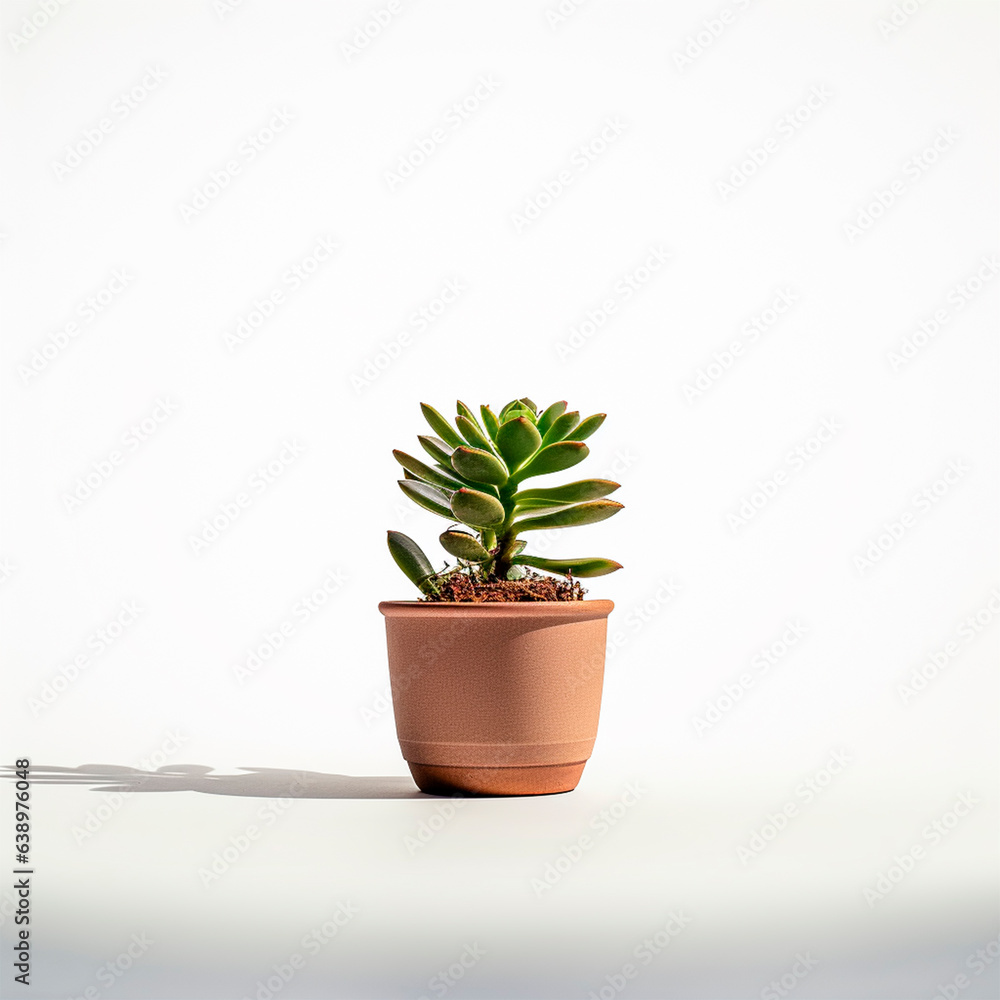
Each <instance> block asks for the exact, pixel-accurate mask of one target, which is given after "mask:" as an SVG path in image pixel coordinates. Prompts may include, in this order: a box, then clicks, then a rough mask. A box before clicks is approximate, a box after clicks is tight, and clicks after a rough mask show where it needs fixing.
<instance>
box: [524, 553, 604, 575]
mask: <svg viewBox="0 0 1000 1000" xmlns="http://www.w3.org/2000/svg"><path fill="white" fill-rule="evenodd" d="M514 562H515V563H516V564H517V565H518V566H531V567H532V568H533V569H543V570H545V571H547V572H549V573H560V574H562V575H563V576H565V575H567V574H568V573H572V574H573V576H604V575H605V574H606V573H614V571H615V570H616V569H621V568H622V564H621V563H619V562H615V561H614V559H540V558H539V557H538V556H520V555H519V556H515V557H514Z"/></svg>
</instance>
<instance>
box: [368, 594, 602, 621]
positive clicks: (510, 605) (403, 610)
mask: <svg viewBox="0 0 1000 1000" xmlns="http://www.w3.org/2000/svg"><path fill="white" fill-rule="evenodd" d="M614 606H615V602H614V601H610V600H607V599H602V598H598V599H595V600H590V601H588V600H583V601H379V605H378V609H379V611H381V612H382V614H383V615H385V616H386V617H387V618H398V617H420V616H424V615H427V616H430V617H433V616H435V615H440V614H443V613H452V612H453V611H459V612H462V613H465V614H468V615H476V616H481V617H496V618H505V617H506V618H521V617H524V618H533V617H538V616H544V615H547V616H549V617H551V616H553V615H555V616H558V617H566V618H575V617H588V618H594V617H604V618H606V617H607V616H608V615H609V614H611V612H612V611H613V610H614Z"/></svg>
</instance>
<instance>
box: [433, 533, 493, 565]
mask: <svg viewBox="0 0 1000 1000" xmlns="http://www.w3.org/2000/svg"><path fill="white" fill-rule="evenodd" d="M440 541H441V548H443V549H444V550H445V552H447V553H448V555H451V556H455V558H456V559H464V560H465V561H466V562H484V561H485V560H486V559H489V557H490V554H489V552H487V551H486V549H484V548H483V546H482V545H481V544H480V542H479V539H478V538H476V536H475V535H470V534H469V533H468V532H467V531H454V530H449V531H442V532H441V537H440Z"/></svg>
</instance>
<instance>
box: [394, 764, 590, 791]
mask: <svg viewBox="0 0 1000 1000" xmlns="http://www.w3.org/2000/svg"><path fill="white" fill-rule="evenodd" d="M406 763H407V766H408V767H409V768H410V774H412V775H413V780H414V781H415V782H416V783H417V788H419V789H420V791H422V792H426V793H427V794H428V795H554V794H556V793H558V792H571V791H573V789H574V788H576V786H577V784H578V783H579V781H580V776H581V775H582V774H583V768H584V765H585V764H586V763H587V762H586V761H585V760H581V761H578V762H577V763H575V764H542V765H539V766H535V767H450V766H446V765H443V764H414V763H411V762H410V761H407V762H406Z"/></svg>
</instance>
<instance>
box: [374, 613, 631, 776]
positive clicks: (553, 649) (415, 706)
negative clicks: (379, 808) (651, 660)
mask: <svg viewBox="0 0 1000 1000" xmlns="http://www.w3.org/2000/svg"><path fill="white" fill-rule="evenodd" d="M612 608H614V604H613V602H611V601H552V602H549V601H538V602H534V601H532V602H528V601H525V602H511V603H482V604H474V603H450V602H443V601H442V602H423V601H383V602H382V603H381V604H379V611H381V612H382V614H383V615H385V619H386V637H387V640H388V646H389V677H390V681H391V685H392V705H393V711H394V713H395V717H396V735H397V736H398V737H399V746H400V749H401V750H402V752H403V757H404V758H405V759H406V762H407V764H408V765H409V767H410V773H411V774H412V775H413V779H414V781H416V783H417V786H418V787H419V788H420V790H421V791H423V792H429V793H431V794H436V795H450V794H455V793H464V794H480V795H545V794H551V793H553V792H568V791H572V790H573V789H574V788H576V785H577V782H578V781H579V780H580V775H581V774H582V773H583V767H584V764H585V763H586V762H587V759H588V758H589V757H590V754H591V751H592V750H593V747H594V740H595V738H596V736H597V721H598V715H599V713H600V707H601V688H602V685H603V681H604V651H605V645H606V641H607V619H608V615H609V614H610V612H611V610H612Z"/></svg>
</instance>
